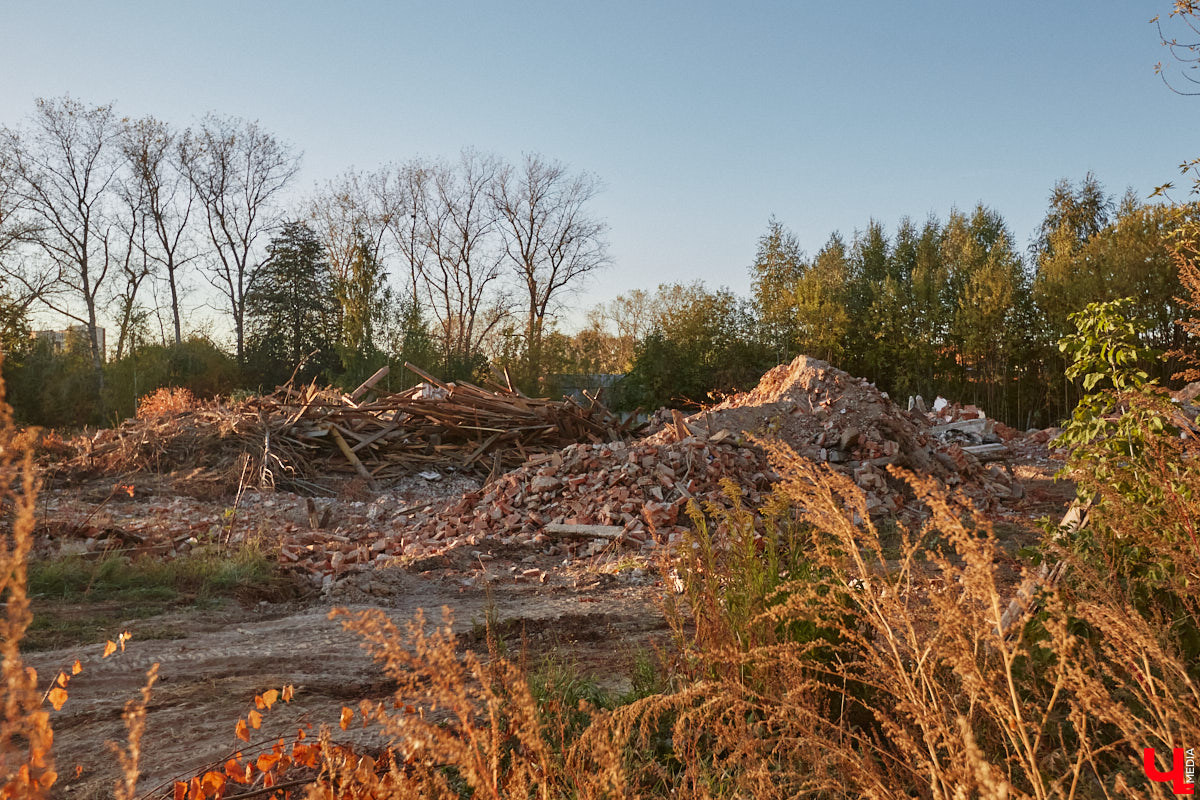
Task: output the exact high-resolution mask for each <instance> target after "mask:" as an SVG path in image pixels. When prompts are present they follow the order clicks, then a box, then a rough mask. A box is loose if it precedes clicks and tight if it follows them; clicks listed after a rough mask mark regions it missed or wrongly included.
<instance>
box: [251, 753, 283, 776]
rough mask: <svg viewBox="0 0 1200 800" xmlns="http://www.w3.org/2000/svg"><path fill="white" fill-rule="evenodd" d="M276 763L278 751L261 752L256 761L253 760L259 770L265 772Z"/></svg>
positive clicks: (277, 761)
mask: <svg viewBox="0 0 1200 800" xmlns="http://www.w3.org/2000/svg"><path fill="white" fill-rule="evenodd" d="M277 763H279V754H278V753H263V754H262V755H260V756H259V757H258V761H256V762H254V764H255V766H256V767H258V770H259V772H266V771H267V770H269V769H270V768H271V767H273V766H275V765H276V764H277Z"/></svg>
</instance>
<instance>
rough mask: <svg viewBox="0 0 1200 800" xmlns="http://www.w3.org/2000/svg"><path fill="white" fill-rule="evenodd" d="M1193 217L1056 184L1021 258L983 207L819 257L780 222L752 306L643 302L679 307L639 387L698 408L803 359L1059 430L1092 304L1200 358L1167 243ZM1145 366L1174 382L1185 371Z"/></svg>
mask: <svg viewBox="0 0 1200 800" xmlns="http://www.w3.org/2000/svg"><path fill="white" fill-rule="evenodd" d="M1195 219H1196V207H1195V206H1194V205H1190V206H1182V207H1178V206H1168V205H1164V204H1157V203H1147V202H1143V201H1142V200H1140V199H1139V198H1138V197H1137V195H1135V194H1134V193H1133V192H1132V191H1127V192H1126V193H1125V195H1124V196H1123V197H1121V198H1120V199H1119V200H1118V199H1117V198H1116V197H1114V196H1112V195H1110V194H1108V193H1107V192H1106V191H1105V189H1104V187H1103V186H1102V185H1101V184H1100V182H1099V181H1098V180H1097V179H1096V178H1095V176H1094V175H1092V174H1088V175H1087V176H1085V177H1084V178H1083V179H1082V180H1081V181H1080V182H1078V184H1075V183H1072V182H1071V181H1070V180H1066V179H1064V180H1061V181H1059V182H1058V183H1056V184H1055V185H1054V187H1053V188H1052V190H1051V192H1050V196H1049V202H1048V207H1047V210H1046V214H1045V216H1044V218H1043V220H1042V222H1041V224H1040V226H1039V228H1038V230H1037V232H1036V235H1035V236H1034V240H1033V241H1032V242H1031V243H1030V244H1029V246H1028V247H1027V248H1025V249H1022V248H1021V247H1020V246H1019V245H1018V244H1017V243H1016V240H1015V238H1014V236H1013V234H1012V232H1011V231H1010V230H1009V228H1008V226H1007V224H1006V223H1005V221H1004V219H1003V217H1002V216H1001V215H1000V214H999V213H998V212H996V211H995V210H993V209H990V208H988V207H986V206H984V205H982V204H980V205H978V206H976V207H975V208H974V209H973V210H971V211H970V212H963V211H959V210H954V211H951V212H950V214H949V216H948V218H947V219H946V220H945V221H941V220H939V219H937V218H934V217H930V218H928V219H926V220H924V221H923V222H922V223H919V224H918V223H915V222H913V221H912V220H911V219H902V220H901V221H900V223H899V224H898V225H897V227H896V230H895V231H894V232H891V233H889V232H888V231H886V230H885V229H884V227H883V225H882V224H880V223H879V222H877V221H875V220H870V221H868V223H867V224H866V226H865V227H864V228H863V229H862V230H859V231H856V232H855V233H854V234H853V235H852V236H851V237H850V238H849V239H847V238H845V237H843V236H842V235H841V234H839V233H836V232H835V233H833V234H832V235H830V237H829V238H828V240H827V241H826V242H825V244H824V245H823V246H822V247H821V248H820V249H819V250H818V251H817V252H816V254H815V255H813V256H809V255H807V254H806V253H805V252H804V250H803V249H802V247H801V246H800V243H799V242H798V241H797V239H796V237H795V235H794V234H792V233H791V232H790V231H789V230H788V229H787V228H786V226H784V225H783V224H782V223H781V222H779V221H777V220H771V222H770V223H769V225H768V229H767V232H766V233H765V234H763V236H762V237H761V238H760V239H759V241H758V247H757V251H756V254H755V259H754V263H753V265H752V266H751V270H750V271H751V279H752V292H751V297H749V298H746V299H745V300H739V299H738V298H736V297H735V296H734V295H732V294H731V293H730V292H728V291H727V290H718V291H716V292H711V291H707V290H705V289H704V287H703V286H699V285H694V286H691V287H661V288H660V290H659V293H658V295H657V296H656V297H653V298H642V299H643V300H648V301H649V302H648V303H647V304H645V305H647V306H648V307H653V306H655V305H656V304H665V305H666V306H669V307H670V308H671V309H673V310H672V311H669V312H668V311H659V312H657V316H656V317H655V318H654V321H653V323H652V324H651V328H652V333H651V334H650V335H649V336H647V337H645V338H644V339H642V340H641V341H640V343H639V344H638V345H637V347H636V348H635V350H634V352H633V354H632V357H631V359H630V367H631V369H632V373H631V375H632V377H633V378H634V383H635V385H634V386H632V387H631V388H632V389H633V390H634V391H635V394H636V395H637V397H638V399H639V400H640V401H643V402H646V403H647V404H648V405H654V404H655V403H658V402H661V401H664V400H667V399H668V398H669V397H671V396H672V395H671V393H672V392H674V393H675V395H674V396H676V397H678V396H680V395H681V396H682V397H683V398H684V399H687V400H691V401H693V402H703V401H704V400H705V397H706V395H710V394H711V392H712V391H713V390H716V391H718V392H722V391H732V390H733V389H736V388H745V387H746V386H747V385H749V384H751V383H752V382H753V379H754V378H755V377H756V376H757V375H758V374H760V373H761V371H762V370H763V369H765V368H767V367H769V366H771V365H773V364H776V363H781V362H784V361H787V360H789V359H790V358H792V357H794V356H796V355H797V354H800V353H805V354H808V355H812V356H816V357H819V358H822V359H825V360H828V361H831V362H833V363H834V364H836V365H838V366H840V367H842V368H844V369H846V370H848V371H849V372H851V373H853V374H856V375H861V376H864V377H867V378H869V379H870V380H872V381H874V382H875V383H876V384H877V385H878V386H879V387H880V388H881V389H884V390H886V391H888V392H890V393H891V394H892V396H893V397H895V398H897V399H899V400H901V401H904V400H906V399H907V397H908V396H909V395H914V394H923V395H924V396H925V397H927V398H931V397H932V396H934V395H937V394H941V395H944V396H946V397H948V398H952V399H955V400H961V401H962V402H973V403H977V404H979V405H980V406H981V407H983V408H985V409H986V410H987V411H988V412H989V413H990V414H991V415H993V416H996V417H998V418H1001V419H1004V420H1006V421H1008V422H1009V423H1010V424H1013V425H1019V426H1022V427H1027V426H1030V425H1039V426H1046V425H1052V424H1056V423H1057V422H1058V421H1059V420H1061V419H1062V418H1064V417H1066V416H1068V415H1069V413H1070V410H1071V409H1072V408H1073V407H1074V405H1075V403H1076V401H1077V400H1078V387H1077V386H1076V385H1075V383H1074V382H1073V381H1071V380H1069V379H1068V378H1067V376H1066V369H1067V366H1068V365H1067V363H1066V362H1065V361H1064V358H1063V356H1062V355H1061V353H1060V352H1059V349H1058V342H1059V340H1060V339H1062V338H1063V337H1064V336H1065V335H1067V334H1068V333H1070V332H1072V331H1073V328H1072V326H1071V324H1070V322H1069V321H1068V319H1067V317H1068V315H1069V314H1071V313H1073V312H1075V311H1078V310H1080V309H1082V308H1083V307H1084V306H1086V305H1087V304H1088V303H1091V302H1100V301H1107V300H1114V299H1118V298H1123V297H1131V298H1133V303H1132V306H1131V310H1132V313H1133V314H1134V316H1135V318H1136V323H1137V327H1138V329H1139V330H1140V331H1141V332H1142V333H1141V337H1142V345H1143V346H1144V347H1145V348H1146V349H1147V350H1148V351H1150V352H1152V353H1154V354H1164V353H1167V352H1174V353H1176V354H1178V353H1181V352H1188V351H1189V350H1192V349H1193V348H1194V342H1191V341H1189V339H1188V337H1187V335H1186V333H1185V331H1184V330H1183V328H1181V327H1179V326H1178V325H1176V320H1178V319H1180V318H1181V317H1182V316H1186V315H1185V314H1184V313H1183V312H1184V308H1183V306H1182V304H1181V302H1180V301H1179V300H1178V299H1177V296H1178V295H1180V294H1182V291H1181V287H1180V281H1179V275H1178V270H1177V265H1176V262H1175V261H1174V260H1173V259H1172V256H1171V248H1170V242H1171V238H1172V235H1173V233H1174V232H1175V231H1177V230H1178V229H1179V228H1180V226H1181V225H1182V224H1185V223H1188V222H1189V221H1192V222H1194V221H1195ZM684 295H686V296H687V299H686V301H684V302H679V301H678V300H673V299H671V298H672V297H677V298H679V299H682V296H684ZM636 297H637V293H633V294H631V295H627V296H626V297H625V298H623V299H622V300H621V301H619V302H618V303H617V305H618V306H620V307H625V306H627V305H628V304H629V301H631V300H633V299H634V298H636ZM635 304H637V305H642V304H643V303H641V301H640V300H639V301H638V302H637V303H635ZM610 316H611V315H610ZM1145 366H1146V367H1147V368H1148V370H1149V371H1150V372H1151V373H1152V374H1153V375H1155V376H1156V377H1158V378H1160V379H1163V380H1167V379H1169V378H1170V377H1171V376H1172V375H1173V374H1174V373H1175V372H1177V371H1178V370H1179V367H1180V363H1179V361H1178V359H1177V358H1171V359H1166V358H1157V359H1155V360H1153V361H1151V362H1148V363H1147V364H1146V365H1145Z"/></svg>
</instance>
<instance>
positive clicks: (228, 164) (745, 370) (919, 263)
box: [0, 97, 1192, 426]
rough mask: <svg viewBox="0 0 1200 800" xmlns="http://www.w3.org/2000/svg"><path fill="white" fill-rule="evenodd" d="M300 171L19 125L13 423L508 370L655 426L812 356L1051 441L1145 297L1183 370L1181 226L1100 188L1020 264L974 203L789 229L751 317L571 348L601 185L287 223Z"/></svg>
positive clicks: (672, 305) (46, 123) (276, 163)
mask: <svg viewBox="0 0 1200 800" xmlns="http://www.w3.org/2000/svg"><path fill="white" fill-rule="evenodd" d="M299 166H300V156H299V154H297V153H296V152H295V151H294V150H293V149H292V148H291V147H290V146H289V145H288V144H287V143H285V142H284V141H282V140H280V139H279V138H278V137H276V136H275V135H273V134H272V133H270V132H268V131H266V130H264V129H263V128H262V127H261V126H260V125H258V124H257V123H255V122H250V121H246V120H242V119H238V118H235V117H228V116H221V115H217V114H209V115H207V116H205V117H203V118H202V119H200V120H199V121H198V122H197V123H196V124H194V125H193V126H191V127H187V128H178V127H176V126H174V125H172V124H170V123H167V122H163V121H161V120H157V119H154V118H151V117H146V118H142V119H129V118H124V117H121V116H119V114H118V113H117V111H116V110H115V109H114V107H113V106H112V105H105V106H98V107H91V106H86V105H84V104H82V103H80V102H79V101H77V100H74V99H72V98H70V97H64V98H58V99H51V100H39V101H38V102H37V104H36V107H35V110H34V112H33V113H32V114H31V115H30V117H29V118H28V119H27V120H25V121H24V122H23V123H22V124H21V125H18V126H16V127H3V128H0V280H2V285H0V290H2V296H0V328H2V331H0V333H2V334H3V347H4V351H5V353H6V359H7V360H6V363H5V367H4V370H5V377H6V379H7V381H8V383H9V385H10V395H11V399H12V401H13V403H14V405H15V407H16V408H17V411H18V413H19V415H20V416H21V417H22V418H23V419H26V420H27V421H32V422H38V423H41V424H50V425H77V424H84V423H96V422H108V421H112V419H114V418H116V417H121V416H125V415H129V414H132V413H133V410H134V408H135V404H136V401H137V399H138V397H140V396H141V395H143V394H145V393H147V392H149V391H151V390H152V389H154V388H156V387H157V386H160V385H166V384H171V385H184V386H188V387H189V388H192V389H193V391H195V392H196V393H197V394H215V393H226V392H230V391H234V390H249V391H256V390H270V389H271V388H273V387H274V386H275V385H276V384H278V383H281V382H283V381H286V380H288V379H289V378H294V379H297V380H304V381H308V380H313V379H316V380H319V381H328V382H336V383H340V384H342V385H347V386H349V385H354V384H357V383H358V382H360V381H361V380H362V379H364V378H365V377H366V376H368V375H370V374H371V373H372V372H374V371H375V370H376V369H377V368H378V367H379V366H382V365H384V364H395V365H399V364H402V363H403V362H404V361H405V360H409V361H413V362H416V363H420V364H422V365H424V366H427V367H429V368H432V369H434V370H436V371H438V372H439V373H441V374H442V375H443V376H445V377H446V378H448V379H458V378H480V377H482V376H484V375H486V374H488V373H492V372H499V371H501V370H507V371H508V374H509V377H510V378H511V379H512V380H514V381H515V382H516V383H518V384H519V385H520V386H521V387H522V388H524V389H526V390H527V391H531V392H538V393H554V392H556V391H558V390H559V389H561V388H562V384H561V383H556V382H555V381H554V376H556V375H567V376H572V375H577V376H595V375H624V376H625V377H624V379H623V380H622V381H620V383H618V384H616V385H615V386H611V385H610V386H609V388H608V389H607V392H608V395H607V399H608V400H609V402H610V403H611V404H613V405H615V406H617V407H619V408H624V409H632V408H634V407H638V406H640V407H642V408H644V409H651V408H655V407H658V406H660V405H664V404H677V405H678V404H682V405H695V404H698V403H703V402H708V401H711V400H712V399H713V398H714V397H719V396H720V395H721V394H722V393H725V392H732V391H735V390H738V389H744V388H747V387H748V386H750V385H753V383H754V382H755V381H756V380H757V379H758V377H759V376H760V375H761V374H762V372H763V371H764V370H766V369H768V368H769V367H771V366H773V365H775V364H777V363H780V362H783V361H787V360H790V359H791V358H793V357H794V356H796V355H797V354H800V353H807V354H809V355H813V356H817V357H819V358H823V359H826V360H829V361H832V362H833V363H835V364H836V365H838V366H840V367H843V368H845V369H847V370H849V371H850V372H852V373H855V374H858V375H862V376H865V377H867V378H869V379H870V380H873V381H874V382H876V383H877V384H878V385H879V386H880V388H882V389H885V390H886V391H888V392H890V393H892V395H893V396H895V397H898V398H904V397H905V396H906V395H908V394H917V393H920V394H924V395H925V396H927V397H932V396H933V395H936V394H943V395H945V396H947V397H951V398H954V399H960V400H963V401H964V402H976V403H978V404H980V405H981V406H983V407H984V408H985V409H987V410H988V411H989V413H991V414H992V415H993V416H997V417H1000V418H1002V419H1005V420H1007V421H1009V422H1010V423H1012V424H1014V425H1021V426H1026V425H1031V424H1037V425H1048V424H1053V423H1054V422H1056V421H1058V420H1059V419H1061V418H1062V417H1064V416H1066V415H1067V413H1068V412H1069V410H1070V408H1071V407H1072V406H1073V405H1074V402H1075V399H1076V396H1077V392H1076V388H1075V386H1074V384H1073V383H1072V382H1071V381H1070V380H1068V379H1067V377H1066V371H1065V370H1066V364H1065V363H1064V361H1063V359H1062V357H1061V355H1060V354H1059V352H1058V350H1057V346H1056V344H1057V342H1058V340H1059V339H1060V338H1061V337H1062V336H1063V335H1065V334H1066V333H1067V332H1069V324H1068V321H1067V315H1068V314H1070V313H1072V312H1073V311H1076V310H1078V309H1081V308H1083V307H1084V306H1085V305H1086V304H1087V303H1089V302H1093V301H1103V300H1110V299H1114V298H1118V297H1126V296H1128V297H1133V298H1134V302H1135V305H1134V307H1135V309H1136V312H1137V314H1138V316H1139V317H1140V321H1139V324H1140V328H1141V329H1142V330H1143V331H1144V332H1145V333H1144V334H1143V337H1144V344H1145V345H1146V346H1147V347H1148V348H1151V349H1153V350H1156V351H1159V352H1166V351H1172V350H1176V351H1177V350H1186V349H1187V347H1188V346H1189V342H1188V340H1187V338H1186V336H1185V335H1184V333H1183V332H1182V330H1181V329H1179V328H1178V327H1176V326H1175V324H1174V321H1175V320H1176V319H1178V318H1179V317H1180V316H1181V308H1180V306H1179V303H1178V301H1177V300H1176V299H1175V295H1176V294H1178V293H1179V288H1178V287H1179V279H1178V275H1177V274H1176V267H1175V265H1174V262H1173V261H1172V259H1171V257H1170V253H1169V248H1168V246H1167V243H1168V240H1169V238H1170V236H1171V233H1172V230H1173V229H1174V227H1175V226H1177V225H1178V220H1179V217H1178V215H1177V214H1175V213H1173V212H1172V210H1171V209H1170V208H1169V207H1168V206H1165V205H1159V204H1152V203H1146V202H1143V201H1141V200H1140V199H1139V198H1138V197H1137V196H1136V195H1134V194H1133V193H1132V192H1127V193H1126V194H1125V196H1124V197H1122V198H1120V200H1118V199H1117V198H1115V197H1114V196H1112V195H1110V194H1108V193H1107V192H1106V191H1105V189H1104V187H1103V186H1102V185H1101V184H1100V183H1099V181H1098V180H1097V179H1096V178H1095V177H1094V176H1093V175H1091V174H1089V175H1087V176H1085V177H1084V178H1083V179H1082V181H1080V182H1079V183H1078V185H1076V184H1073V183H1072V182H1071V181H1068V180H1065V179H1064V180H1062V181H1060V182H1058V183H1057V184H1056V185H1055V186H1054V187H1053V188H1052V190H1051V192H1050V196H1049V202H1048V206H1047V210H1046V214H1045V217H1044V219H1043V220H1042V222H1041V225H1040V226H1039V229H1038V230H1037V232H1036V234H1035V236H1034V238H1033V241H1032V242H1031V243H1030V244H1029V245H1028V246H1027V247H1025V248H1022V247H1020V246H1019V245H1018V244H1017V242H1016V240H1015V237H1014V236H1013V234H1012V232H1011V231H1010V230H1009V228H1008V226H1007V224H1006V223H1005V221H1004V219H1003V217H1002V216H1001V215H1000V214H999V213H998V212H996V211H995V210H993V209H990V208H988V207H986V206H984V205H982V204H980V205H979V206H977V207H976V208H975V209H973V210H971V211H970V212H963V211H959V210H953V211H951V212H950V214H949V216H948V217H947V218H946V219H945V220H944V221H942V220H939V219H937V218H934V217H930V218H927V219H925V220H924V221H922V222H920V223H916V222H914V221H912V220H911V219H903V220H901V221H900V223H899V224H898V225H897V226H896V229H895V230H894V231H891V232H889V231H887V230H885V228H884V226H883V225H882V224H881V223H879V222H877V221H875V220H869V221H868V222H867V224H866V226H865V227H864V228H863V229H861V230H856V231H855V232H853V233H852V234H851V235H850V236H849V237H844V236H842V235H841V234H839V233H836V232H835V233H833V234H831V235H830V236H829V238H828V240H827V241H826V242H825V243H824V244H823V245H822V246H821V247H820V249H818V250H817V251H816V253H815V254H814V255H811V256H810V255H809V254H807V253H806V252H805V251H804V249H803V248H802V247H801V245H800V243H799V241H798V240H797V238H796V236H795V235H794V234H793V233H791V232H790V231H789V230H788V228H787V227H786V226H785V225H784V224H783V223H781V222H780V221H778V220H774V219H772V220H771V221H770V222H769V223H768V226H767V230H766V232H765V233H764V234H763V235H762V236H761V238H760V239H759V241H758V243H757V249H756V252H755V254H754V258H753V263H752V264H751V266H750V278H751V287H752V288H751V293H750V296H748V297H740V296H738V295H737V294H736V293H734V292H733V291H731V290H729V289H727V288H723V287H722V288H717V289H711V288H709V287H707V286H705V285H704V284H703V283H700V282H695V283H690V284H666V285H662V286H659V287H658V288H657V290H654V291H647V290H642V289H636V290H632V291H629V292H626V293H624V294H622V295H620V296H618V297H617V298H616V299H615V300H613V301H611V302H607V303H601V304H599V305H597V306H595V307H593V308H591V309H590V310H588V311H587V312H586V317H585V321H584V324H583V326H582V327H581V328H580V329H579V330H577V331H575V332H573V333H569V332H567V331H565V330H564V329H563V327H562V323H561V314H560V312H561V311H562V310H563V309H564V308H565V304H566V303H567V302H568V301H569V299H570V298H571V295H572V293H573V292H574V291H575V290H577V289H579V288H581V287H582V286H583V285H584V281H585V280H586V279H587V278H588V276H589V275H590V274H592V273H594V272H595V271H597V270H599V269H601V268H603V267H604V266H606V265H607V264H608V262H609V257H608V251H607V245H606V233H607V229H606V226H605V224H604V222H603V221H602V220H600V219H598V218H597V217H596V216H595V214H594V213H593V212H592V210H591V204H592V201H593V200H594V198H595V196H596V195H597V193H598V192H599V191H600V183H599V180H598V179H597V178H596V177H595V176H593V175H591V174H588V173H586V172H574V171H572V170H570V169H569V168H567V167H566V166H564V165H563V164H561V163H559V162H557V161H553V160H550V159H546V158H543V157H541V156H538V155H528V156H525V157H524V158H522V159H521V160H520V162H519V163H516V164H513V163H509V162H506V161H504V160H502V159H499V158H497V157H495V156H492V155H489V154H487V153H483V152H479V151H475V150H465V151H463V152H462V153H461V154H459V156H458V157H457V158H455V159H451V160H447V159H425V158H413V159H409V160H407V161H404V162H401V163H395V164H389V165H385V166H381V167H379V168H377V169H374V170H370V171H360V170H353V169H351V170H347V171H346V172H344V173H343V174H342V175H340V176H338V177H337V178H335V179H333V180H331V181H329V182H327V183H326V184H325V185H323V186H320V187H317V188H316V189H315V190H314V191H313V192H312V193H311V194H310V195H309V196H308V197H307V198H305V199H303V200H296V199H294V198H295V197H296V195H297V192H295V182H296V180H297V176H298V173H299ZM1187 213H1192V212H1191V211H1188V212H1187ZM39 309H40V310H49V311H52V312H55V313H57V314H58V315H59V317H61V318H65V319H68V320H70V321H72V322H73V323H75V324H76V325H77V326H78V329H79V330H80V332H81V335H80V336H79V337H77V341H75V342H74V343H73V346H69V347H67V348H66V352H63V353H57V352H52V351H51V350H50V348H48V347H47V346H46V344H45V343H42V344H38V343H37V342H36V341H35V340H33V339H32V338H31V337H30V331H29V327H30V322H29V321H30V315H31V313H33V312H35V311H36V310H39ZM212 311H216V312H219V318H220V319H224V320H225V321H226V324H227V329H226V330H227V334H226V335H225V336H224V337H221V336H217V335H216V334H215V333H214V330H213V329H212V317H211V314H209V313H207V312H212ZM102 327H103V328H106V329H107V330H108V331H111V333H112V334H113V335H112V336H111V337H110V340H109V341H108V342H107V350H108V353H107V355H108V356H109V357H108V358H107V359H106V358H105V355H106V354H105V353H104V352H102V348H103V347H104V346H105V343H104V342H101V340H100V337H99V336H98V335H97V333H98V331H99V330H100V329H101V328H102ZM218 340H220V343H218ZM1155 369H1156V374H1158V375H1161V376H1169V375H1170V374H1171V373H1172V371H1173V365H1172V364H1169V363H1158V364H1157V365H1156V367H1155ZM403 380H404V373H403V370H401V369H396V370H394V375H393V376H391V377H390V378H389V381H390V383H389V384H387V385H388V386H389V388H401V386H402V385H404V384H403V383H402V381H403ZM573 380H574V383H573V385H579V384H581V383H584V384H586V382H587V381H586V379H573Z"/></svg>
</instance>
